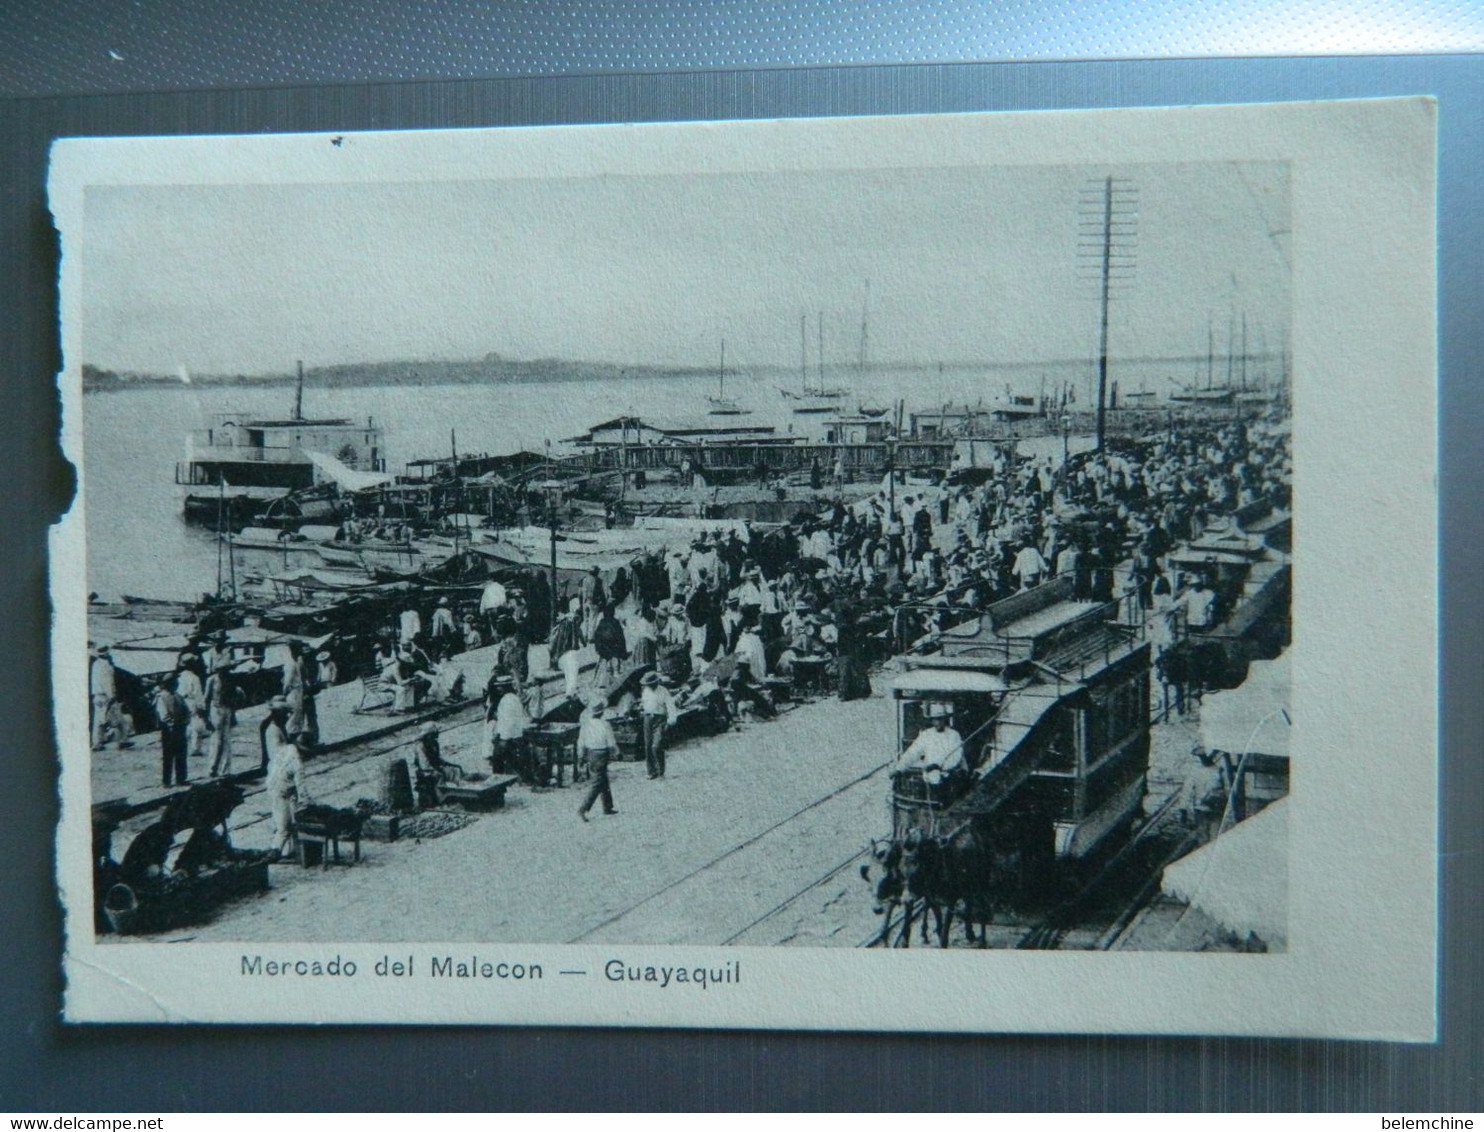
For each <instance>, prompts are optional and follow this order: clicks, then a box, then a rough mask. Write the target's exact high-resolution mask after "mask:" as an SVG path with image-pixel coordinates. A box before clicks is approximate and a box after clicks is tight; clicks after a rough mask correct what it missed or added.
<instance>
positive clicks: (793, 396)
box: [778, 311, 850, 414]
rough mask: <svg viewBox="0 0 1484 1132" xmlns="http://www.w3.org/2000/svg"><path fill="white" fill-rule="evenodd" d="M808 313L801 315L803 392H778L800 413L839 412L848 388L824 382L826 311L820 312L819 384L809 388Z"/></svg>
mask: <svg viewBox="0 0 1484 1132" xmlns="http://www.w3.org/2000/svg"><path fill="white" fill-rule="evenodd" d="M808 318H809V316H808V315H800V316H799V383H800V388H801V390H802V391H801V392H799V393H795V392H794V391H793V390H792V389H783V388H779V390H778V392H780V393H782V394H783V396H784V397H785V398H786V399H787V400H789V401H791V402H792V404H791V405H790V408H791V409H792V410H793V411H794V412H795V413H799V414H804V413H838V412H840V410H841V409H842V408H843V407H844V406H843V405H842V403H841V402H842V401H843V400H844V398H845V397H846V395H848V394H849V392H850V390H848V389H826V388H825V384H824V312H823V311H820V312H819V324H818V330H819V385H818V386H817V387H816V388H814V389H810V388H809V332H808Z"/></svg>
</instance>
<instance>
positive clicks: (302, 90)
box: [0, 0, 1484, 1112]
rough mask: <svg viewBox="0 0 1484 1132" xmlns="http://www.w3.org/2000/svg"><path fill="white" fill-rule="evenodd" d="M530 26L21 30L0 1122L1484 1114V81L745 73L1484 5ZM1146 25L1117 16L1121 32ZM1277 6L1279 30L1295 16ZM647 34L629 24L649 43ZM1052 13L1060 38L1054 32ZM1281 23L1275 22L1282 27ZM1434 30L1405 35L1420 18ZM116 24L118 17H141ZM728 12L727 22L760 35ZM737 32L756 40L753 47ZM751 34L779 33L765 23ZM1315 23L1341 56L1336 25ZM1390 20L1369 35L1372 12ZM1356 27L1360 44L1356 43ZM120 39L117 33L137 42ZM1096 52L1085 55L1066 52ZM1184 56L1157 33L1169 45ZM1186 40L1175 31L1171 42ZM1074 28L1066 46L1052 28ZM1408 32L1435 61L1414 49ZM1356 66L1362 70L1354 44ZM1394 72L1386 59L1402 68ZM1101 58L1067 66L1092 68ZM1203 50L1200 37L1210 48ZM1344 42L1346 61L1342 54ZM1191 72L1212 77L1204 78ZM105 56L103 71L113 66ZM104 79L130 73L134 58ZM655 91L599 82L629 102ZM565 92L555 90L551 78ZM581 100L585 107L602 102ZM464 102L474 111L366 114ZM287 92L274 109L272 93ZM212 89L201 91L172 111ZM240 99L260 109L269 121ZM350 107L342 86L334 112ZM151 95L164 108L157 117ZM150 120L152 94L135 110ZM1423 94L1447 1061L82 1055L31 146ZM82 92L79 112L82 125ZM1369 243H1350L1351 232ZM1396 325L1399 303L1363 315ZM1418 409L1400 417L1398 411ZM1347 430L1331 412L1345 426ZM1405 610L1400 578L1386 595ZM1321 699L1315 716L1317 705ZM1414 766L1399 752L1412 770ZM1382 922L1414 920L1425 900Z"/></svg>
mask: <svg viewBox="0 0 1484 1132" xmlns="http://www.w3.org/2000/svg"><path fill="white" fill-rule="evenodd" d="M980 7H983V6H980V5H969V4H953V3H943V4H940V5H938V6H937V11H935V12H934V13H933V17H932V18H929V17H928V16H927V15H924V14H923V13H924V9H923V8H922V7H921V6H919V5H908V4H901V3H873V4H857V5H852V4H848V3H845V2H843V0H842V2H840V3H823V2H820V3H814V4H803V5H799V6H797V8H796V9H795V10H794V15H792V16H791V17H790V18H788V19H775V20H771V22H770V19H769V18H768V17H767V16H766V6H765V5H762V4H741V3H739V4H735V5H727V6H724V5H722V4H719V3H709V2H704V0H696V2H692V3H684V4H681V3H668V4H667V3H654V4H648V5H644V6H642V12H643V13H645V16H644V18H643V19H642V20H640V21H639V22H638V23H634V22H632V21H631V20H630V21H628V22H626V21H625V20H623V19H620V16H619V8H620V6H619V5H617V4H598V3H592V4H586V5H569V6H566V10H567V12H568V15H567V16H555V15H550V16H543V15H541V14H540V13H539V12H537V11H535V9H533V7H532V6H530V5H520V6H515V5H510V6H504V7H501V6H495V7H492V8H489V9H487V10H484V11H482V12H481V13H479V14H477V15H476V14H470V13H468V12H461V11H459V10H454V9H455V8H456V6H454V5H449V4H445V5H435V4H432V3H421V4H407V5H399V4H396V3H392V2H390V0H385V2H382V3H378V4H370V5H358V6H352V5H347V4H338V3H325V4H317V5H299V4H295V3H293V0H250V2H243V3H238V4H236V5H233V6H231V8H230V9H228V8H227V6H225V5H221V4H217V3H204V4H194V5H189V6H188V5H185V4H171V3H150V2H143V3H136V4H133V5H131V6H129V7H128V8H127V9H124V8H121V7H116V6H105V5H89V4H83V3H77V2H70V3H61V4H55V5H43V4H22V3H3V2H0V14H3V18H0V96H4V95H9V96H12V97H9V98H8V99H5V98H0V153H3V154H4V160H3V163H0V190H3V199H0V265H3V271H0V287H3V291H0V379H3V381H4V383H5V384H4V389H5V393H6V402H5V411H4V412H3V413H0V436H3V439H4V442H3V444H0V484H3V490H0V531H3V536H0V594H4V598H5V605H4V611H5V616H4V623H5V624H6V625H8V626H9V633H8V640H7V642H6V644H7V646H8V647H6V648H4V649H3V650H0V703H3V705H4V710H3V712H0V751H3V752H4V758H3V759H0V862H3V864H4V867H5V871H6V879H5V882H4V884H3V885H0V924H4V925H5V929H4V930H5V934H6V936H7V937H8V938H7V941H6V942H7V946H6V947H5V949H4V952H5V954H6V963H5V966H4V968H3V978H0V987H3V995H4V1005H5V1009H4V1022H3V1024H0V1033H3V1043H4V1044H3V1047H0V1109H5V1110H12V1111H14V1110H33V1109H34V1110H43V1111H51V1112H66V1111H69V1110H71V1111H94V1112H97V1111H129V1110H135V1111H141V1112H146V1111H149V1110H181V1109H205V1110H210V1109H262V1108H266V1109H297V1108H311V1109H329V1110H337V1109H359V1108H367V1109H383V1108H391V1109H396V1108H423V1109H439V1108H530V1107H549V1108H634V1107H652V1108H718V1107H722V1108H746V1107H763V1108H773V1107H795V1108H918V1107H933V1108H941V1107H974V1108H1013V1109H1038V1108H1048V1109H1062V1108H1074V1109H1114V1110H1120V1109H1136V1110H1143V1109H1165V1108H1224V1109H1299V1108H1317V1109H1330V1108H1350V1109H1370V1110H1383V1111H1385V1110H1393V1111H1395V1110H1406V1111H1419V1110H1439V1109H1444V1110H1448V1109H1451V1110H1464V1109H1468V1110H1478V1109H1480V1108H1481V1107H1484V1088H1481V1083H1480V1080H1479V1065H1480V1054H1479V1051H1480V1048H1481V1047H1484V1033H1481V1028H1480V1014H1481V1010H1480V1007H1481V998H1484V995H1481V959H1480V948H1479V946H1478V942H1477V941H1478V939H1479V938H1480V937H1481V934H1484V931H1481V929H1484V908H1481V900H1480V893H1481V885H1480V881H1479V875H1480V861H1481V855H1480V854H1481V850H1484V835H1481V829H1480V822H1479V819H1478V814H1479V811H1480V805H1481V802H1484V789H1481V784H1484V773H1481V765H1480V760H1479V758H1478V751H1479V749H1480V745H1481V744H1480V738H1481V735H1484V728H1481V712H1480V706H1479V701H1478V700H1477V698H1475V696H1474V695H1472V694H1471V693H1474V692H1475V691H1476V689H1477V687H1478V680H1477V673H1478V672H1480V671H1481V670H1484V665H1481V660H1484V657H1481V642H1484V623H1481V621H1484V619H1481V603H1480V586H1479V581H1478V579H1479V577H1480V575H1481V570H1484V553H1481V548H1484V540H1481V532H1480V521H1479V517H1478V509H1477V506H1476V505H1475V501H1476V500H1477V499H1478V498H1479V497H1480V489H1481V486H1484V484H1481V454H1484V453H1481V446H1480V442H1479V441H1480V436H1479V423H1478V422H1479V421H1481V420H1484V391H1481V387H1480V385H1479V382H1478V380H1477V375H1478V374H1479V373H1480V372H1481V369H1484V366H1481V362H1484V358H1481V352H1484V351H1481V336H1480V334H1479V329H1478V328H1479V326H1480V325H1481V324H1484V318H1481V316H1484V273H1481V270H1480V267H1479V258H1478V249H1479V248H1480V246H1481V242H1484V240H1481V238H1484V216H1481V211H1480V198H1479V194H1478V192H1477V189H1476V185H1477V183H1478V181H1479V178H1480V174H1481V171H1484V166H1481V161H1480V158H1481V153H1480V144H1481V142H1480V139H1481V138H1484V128H1481V127H1484V122H1481V117H1484V85H1481V79H1484V59H1479V58H1475V57H1430V58H1429V57H1411V58H1389V59H1383V58H1346V59H1317V60H1313V59H1311V60H1295V59H1247V60H1228V61H1207V62H1195V61H1184V62H1181V61H1159V62H1154V61H1136V60H1128V61H1119V62H1085V63H1067V64H1052V63H1036V64H1023V63H1013V64H997V65H982V64H981V65H972V64H971V65H952V64H951V65H920V66H876V67H855V66H849V67H813V68H804V69H751V70H745V71H733V72H728V73H663V72H664V70H665V69H666V68H678V67H684V66H695V65H709V66H756V65H757V64H760V63H774V64H778V63H782V64H788V65H790V66H792V65H795V64H819V63H859V62H871V61H878V60H919V59H944V58H949V59H972V58H1034V57H1042V56H1047V55H1051V56H1058V55H1060V56H1065V55H1070V54H1076V53H1078V52H1079V51H1080V52H1081V53H1083V54H1087V53H1093V54H1113V55H1131V54H1140V53H1143V54H1158V53H1161V52H1168V51H1170V50H1177V51H1178V50H1185V51H1197V52H1198V51H1200V50H1202V47H1201V45H1202V44H1204V45H1205V48H1204V49H1205V50H1208V51H1221V50H1227V51H1233V52H1237V53H1262V52H1264V51H1266V52H1277V51H1280V50H1281V49H1282V46H1283V45H1284V44H1288V45H1289V49H1302V50H1324V49H1339V50H1352V51H1358V50H1365V49H1367V48H1371V49H1384V48H1386V47H1389V46H1396V47H1400V48H1406V49H1440V48H1455V47H1466V48H1474V49H1477V48H1478V47H1479V45H1480V35H1479V31H1480V26H1481V23H1480V18H1479V16H1478V15H1477V13H1475V12H1473V11H1472V10H1471V8H1470V6H1467V5H1458V4H1435V3H1417V4H1414V5H1391V6H1385V5H1367V6H1358V5H1356V6H1353V7H1361V8H1363V11H1364V12H1369V13H1370V15H1369V16H1368V17H1366V18H1355V17H1353V16H1352V17H1350V18H1349V22H1348V23H1346V22H1345V19H1343V18H1341V16H1336V15H1335V14H1334V13H1335V11H1337V10H1339V9H1341V8H1342V6H1340V5H1333V4H1295V5H1289V6H1286V7H1287V9H1288V12H1289V13H1290V17H1289V19H1288V20H1287V22H1286V23H1285V22H1283V21H1274V20H1271V19H1269V21H1268V23H1266V24H1264V23H1263V21H1262V18H1260V13H1257V14H1254V12H1253V11H1252V10H1250V8H1251V6H1250V5H1249V6H1244V5H1242V4H1225V5H1221V6H1219V7H1218V9H1216V11H1217V18H1215V22H1214V23H1213V22H1212V19H1211V18H1208V17H1202V18H1201V22H1195V21H1194V18H1193V17H1192V21H1191V22H1189V23H1187V24H1183V25H1182V24H1181V23H1179V22H1178V21H1179V17H1178V14H1176V15H1173V16H1172V15H1171V11H1172V10H1171V8H1170V7H1169V6H1166V7H1165V8H1164V9H1162V11H1163V13H1164V14H1163V17H1162V18H1163V20H1164V24H1163V25H1162V24H1161V21H1160V19H1152V20H1151V19H1150V18H1149V17H1148V10H1149V8H1148V6H1141V8H1140V14H1139V16H1138V17H1137V18H1133V17H1131V18H1129V19H1127V20H1118V19H1112V18H1107V17H1105V18H1104V20H1103V22H1102V23H1101V24H1094V25H1089V24H1087V23H1086V21H1085V17H1081V16H1079V15H1078V12H1079V11H1080V9H1079V8H1078V6H1077V5H1069V4H1055V3H1051V4H1039V5H1032V4H1026V3H1022V4H1018V5H1017V4H1006V5H1000V6H998V7H997V8H996V12H997V13H998V15H997V16H995V17H992V18H991V17H988V16H986V15H985V14H984V13H983V12H981V11H979V10H978V9H979V8H980ZM1131 7H1132V6H1131ZM1274 7H1275V6H1274ZM630 10H632V9H630ZM1037 10H1040V11H1041V12H1042V13H1043V14H1044V13H1047V12H1049V13H1050V15H1051V16H1052V17H1053V18H1055V17H1056V16H1058V15H1059V16H1060V17H1061V20H1062V24H1061V25H1060V26H1061V29H1062V35H1061V38H1058V37H1057V36H1056V35H1048V34H1044V33H1045V30H1046V28H1045V27H1044V26H1038V25H1036V24H1035V23H1034V21H1033V20H1032V19H1031V17H1032V16H1033V15H1034V14H1035V12H1036V11H1037ZM1264 10H1266V6H1264ZM1408 12H1411V13H1414V16H1415V18H1411V19H1410V22H1409V17H1408V16H1407V15H1406V14H1405V13H1408ZM120 13H123V15H121V14H120ZM739 13H740V14H739ZM749 13H750V15H749ZM760 13H762V14H760ZM1326 13H1329V22H1328V23H1326V22H1325V18H1326ZM1378 13H1379V14H1378ZM1342 14H1343V13H1342ZM124 16H127V17H128V18H127V19H125V18H124ZM1079 19H1081V20H1082V21H1083V22H1082V23H1081V24H1079V23H1078V20H1079ZM1172 19H1173V20H1174V21H1175V22H1174V23H1173V24H1171V23H1170V21H1171V20H1172ZM1171 28H1173V29H1174V30H1173V31H1172V30H1171ZM1067 29H1070V30H1067ZM1419 29H1420V31H1419ZM1367 35H1369V38H1367ZM1388 35H1389V36H1391V38H1389V39H1388V38H1387V36H1388ZM1079 36H1080V39H1079ZM1203 36H1204V39H1203V38H1202V37H1203ZM1347 36H1348V38H1347ZM1192 44H1194V46H1192ZM109 52H112V55H111V54H109ZM114 55H117V56H120V57H121V58H117V59H115V58H114V57H113V56H114ZM624 68H627V69H630V70H632V71H635V72H637V71H648V72H650V73H646V74H638V73H633V74H628V75H615V74H599V73H594V72H599V71H613V70H618V69H624ZM557 72H567V73H568V77H530V76H535V75H539V74H541V73H546V74H555V73H557ZM584 72H585V73H584ZM517 74H523V75H525V76H527V77H511V78H494V79H490V78H484V79H478V78H465V79H462V80H459V81H396V82H390V81H383V82H379V83H375V84H371V85H364V84H363V85H354V82H355V80H366V79H382V80H386V79H397V80H410V79H414V78H420V79H421V78H430V77H431V78H445V79H446V78H448V77H450V76H480V75H482V76H490V75H496V76H498V75H517ZM287 83H297V84H299V85H279V86H276V87H275V86H269V85H266V84H287ZM208 84H209V85H213V86H216V87H219V88H227V87H232V88H235V89H218V90H216V91H210V92H200V91H198V92H193V93H186V92H180V91H175V90H171V89H170V88H178V87H179V88H184V87H192V86H199V85H208ZM251 84H262V85H258V86H256V87H254V86H251ZM336 84H341V85H336ZM149 90H153V92H152V93H138V92H139V91H149ZM125 91H133V92H136V93H118V92H125ZM104 92H107V93H104ZM1416 93H1434V94H1437V95H1438V96H1439V97H1440V99H1441V107H1442V109H1441V131H1442V139H1441V169H1440V193H1441V230H1442V236H1441V262H1440V272H1441V280H1442V303H1443V306H1442V312H1441V351H1442V374H1443V384H1442V414H1441V424H1440V429H1441V438H1442V457H1443V472H1444V474H1443V476H1442V480H1441V484H1440V488H1441V506H1442V509H1443V514H1444V524H1445V525H1444V530H1445V532H1446V543H1445V553H1444V558H1443V575H1442V576H1443V590H1442V601H1443V609H1444V611H1445V613H1444V616H1443V618H1442V623H1443V631H1444V636H1443V641H1444V649H1443V662H1444V672H1445V695H1444V702H1443V739H1444V769H1443V776H1442V783H1441V791H1442V804H1443V813H1444V827H1443V830H1444V834H1443V846H1442V850H1443V855H1442V860H1441V874H1442V885H1443V908H1444V924H1443V939H1442V942H1443V954H1444V963H1443V967H1442V970H1441V973H1440V978H1441V1001H1442V1017H1443V1030H1442V1034H1443V1040H1442V1042H1441V1043H1440V1044H1439V1045H1437V1046H1421V1047H1407V1046H1393V1045H1381V1044H1369V1043H1342V1042H1323V1043H1321V1042H1298V1041H1253V1040H1232V1039H1211V1038H1206V1039H1202V1038H1190V1039H1136V1038H1097V1037H1064V1038H1015V1037H986V1038H968V1037H941V1036H921V1035H905V1036H871V1035H818V1034H749V1033H659V1032H626V1033H622V1034H620V1033H616V1032H604V1031H580V1030H478V1031H473V1030H422V1031H418V1032H417V1033H415V1034H414V1033H412V1032H409V1031H399V1030H395V1029H390V1028H377V1029H348V1028H338V1027H337V1028H326V1029H320V1030H309V1029H300V1030H289V1029H269V1028H215V1029H213V1028H179V1029H169V1028H159V1027H149V1028H122V1027H88V1028H64V1027H62V1026H60V1025H59V1024H58V1023H57V1022H56V1020H55V1019H56V1014H57V1010H58V1006H59V1002H60V991H61V986H60V979H59V976H58V974H57V957H58V953H59V949H60V923H59V919H60V917H59V912H58V909H57V907H56V902H55V895H54V886H53V881H52V875H51V854H50V843H51V837H52V831H53V829H54V823H55V820H56V805H55V800H54V795H53V790H54V781H55V779H54V775H55V768H54V763H53V753H52V750H53V739H52V731H51V727H50V723H49V719H48V703H49V690H48V680H47V673H46V667H45V665H44V664H42V663H41V662H40V658H42V657H44V656H46V652H47V647H46V638H45V633H46V628H47V617H48V611H47V607H46V599H45V571H46V558H45V531H46V524H47V522H48V520H49V518H50V517H51V516H52V515H53V514H54V513H55V512H56V511H57V510H58V509H59V508H60V507H62V506H65V503H66V500H67V498H68V496H69V492H70V482H71V481H70V473H69V470H68V469H67V467H66V466H65V464H64V463H63V462H62V461H61V459H60V457H59V455H58V453H57V451H56V448H55V444H54V435H55V431H56V428H57V423H58V420H57V418H58V413H57V405H56V400H55V396H54V394H53V392H52V375H53V373H54V371H55V369H56V367H57V364H58V351H57V345H56V328H55V322H54V311H55V302H56V293H55V282H54V278H55V277H54V273H55V269H56V254H57V253H56V246H55V241H54V238H53V235H52V232H51V228H50V224H49V219H48V216H47V213H46V208H45V201H44V198H43V191H42V189H43V184H44V176H45V163H46V148H47V145H48V143H49V142H50V140H51V139H53V138H55V137H58V136H64V135H73V134H148V133H160V134H169V133H203V132H204V133H214V132H268V131H284V130H292V131H300V130H320V129H324V130H331V129H333V130H353V129H384V128H393V127H395V128H416V127H431V126H480V125H506V124H532V123H547V122H609V121H633V120H656V119H697V118H731V117H767V116H777V115H825V114H856V113H901V112H925V111H956V110H979V109H1034V108H1054V107H1083V106H1105V105H1106V106H1115V105H1152V104H1163V103H1192V102H1231V101H1252V100H1257V101H1267V100H1288V99H1305V98H1337V97H1364V96H1378V95H1392V94H1398V95H1399V94H1416ZM80 94H85V95H88V96H86V97H83V96H77V95H80ZM1357 238H1358V239H1364V238H1365V232H1364V218H1360V217H1358V218H1357ZM1377 294H1378V301H1384V294H1385V281H1384V280H1378V281H1377ZM1399 395H1406V394H1405V392H1403V391H1399ZM1335 411H1336V412H1343V411H1344V409H1343V404H1342V403H1340V402H1338V401H1337V403H1336V408H1335ZM1406 582H1407V579H1403V578H1394V577H1379V578H1377V579H1376V584H1377V585H1378V586H1387V585H1397V584H1406ZM1309 694H1323V693H1322V691H1321V690H1311V691H1310V693H1309ZM1397 755H1398V757H1407V752H1398V753H1397ZM1396 914H1397V915H1407V914H1409V909H1408V907H1407V903H1406V901H1405V900H1404V899H1402V900H1398V902H1397V906H1396Z"/></svg>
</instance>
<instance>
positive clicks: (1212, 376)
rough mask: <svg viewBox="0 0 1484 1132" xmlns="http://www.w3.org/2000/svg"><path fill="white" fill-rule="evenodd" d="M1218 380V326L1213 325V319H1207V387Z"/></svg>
mask: <svg viewBox="0 0 1484 1132" xmlns="http://www.w3.org/2000/svg"><path fill="white" fill-rule="evenodd" d="M1215 380H1216V328H1215V327H1214V326H1212V325H1211V320H1210V319H1209V318H1208V319H1206V388H1207V389H1210V388H1211V386H1212V385H1213V384H1214V382H1215Z"/></svg>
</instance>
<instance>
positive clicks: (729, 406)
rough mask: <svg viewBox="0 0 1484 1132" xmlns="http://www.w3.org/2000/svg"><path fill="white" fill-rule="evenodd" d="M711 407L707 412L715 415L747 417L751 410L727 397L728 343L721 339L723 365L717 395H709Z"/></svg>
mask: <svg viewBox="0 0 1484 1132" xmlns="http://www.w3.org/2000/svg"><path fill="white" fill-rule="evenodd" d="M706 400H707V402H708V403H709V404H710V406H711V407H710V408H708V409H707V410H706V412H707V413H708V414H709V415H710V416H713V417H745V416H747V414H748V413H749V412H750V411H751V410H749V409H744V408H743V407H742V406H741V405H739V404H737V402H735V401H732V400H728V398H727V343H726V339H725V338H723V339H722V341H721V367H720V368H719V369H718V370H717V373H716V396H715V397H707V398H706Z"/></svg>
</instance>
